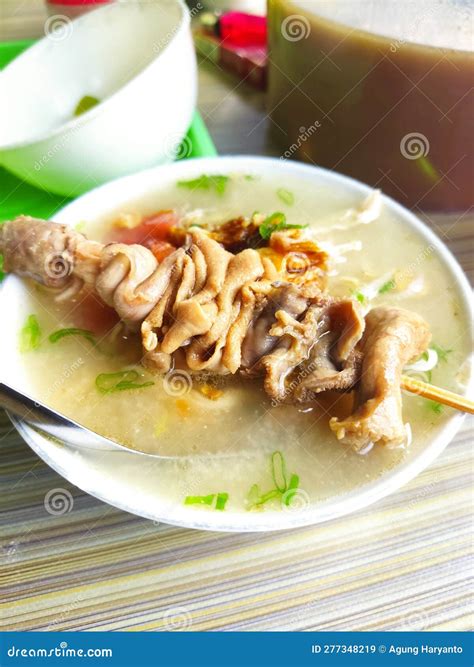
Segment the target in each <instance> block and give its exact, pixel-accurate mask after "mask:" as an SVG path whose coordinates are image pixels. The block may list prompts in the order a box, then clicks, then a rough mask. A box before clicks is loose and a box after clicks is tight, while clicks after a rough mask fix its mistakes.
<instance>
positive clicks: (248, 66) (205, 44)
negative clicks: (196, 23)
mask: <svg viewBox="0 0 474 667" xmlns="http://www.w3.org/2000/svg"><path fill="white" fill-rule="evenodd" d="M194 44H195V46H196V50H197V51H198V52H199V53H201V54H202V55H203V56H204V57H205V58H207V59H208V60H210V61H211V62H214V63H215V64H216V65H219V66H220V67H222V68H223V69H226V70H227V71H229V72H231V73H232V74H235V75H237V76H238V77H239V78H240V79H242V80H243V81H245V83H248V84H249V85H251V86H253V87H254V88H258V89H260V90H265V88H266V83H267V47H266V46H237V45H235V44H232V43H231V42H230V41H229V42H223V41H221V40H220V39H219V38H218V37H216V36H214V35H210V34H209V33H208V32H207V31H206V30H202V29H198V30H196V31H195V32H194Z"/></svg>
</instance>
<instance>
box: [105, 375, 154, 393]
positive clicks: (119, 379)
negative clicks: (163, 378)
mask: <svg viewBox="0 0 474 667" xmlns="http://www.w3.org/2000/svg"><path fill="white" fill-rule="evenodd" d="M139 377H140V375H139V374H138V373H137V371H133V370H131V371H118V372H117V373H100V375H98V376H97V377H96V379H95V386H96V387H97V389H98V390H99V391H100V393H101V394H111V393H113V392H115V391H127V390H128V389H143V388H144V387H151V385H153V384H155V383H154V382H151V381H148V382H136V380H138V378H139Z"/></svg>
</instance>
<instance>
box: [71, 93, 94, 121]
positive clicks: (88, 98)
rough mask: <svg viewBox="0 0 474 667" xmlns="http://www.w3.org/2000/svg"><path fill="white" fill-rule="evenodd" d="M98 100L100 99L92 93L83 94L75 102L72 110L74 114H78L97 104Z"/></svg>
mask: <svg viewBox="0 0 474 667" xmlns="http://www.w3.org/2000/svg"><path fill="white" fill-rule="evenodd" d="M99 101H100V100H99V99H97V97H93V96H92V95H84V97H83V98H82V99H80V100H79V102H78V103H77V107H76V108H75V110H74V116H80V115H81V114H83V113H85V112H86V111H89V109H92V108H93V107H95V106H97V104H99Z"/></svg>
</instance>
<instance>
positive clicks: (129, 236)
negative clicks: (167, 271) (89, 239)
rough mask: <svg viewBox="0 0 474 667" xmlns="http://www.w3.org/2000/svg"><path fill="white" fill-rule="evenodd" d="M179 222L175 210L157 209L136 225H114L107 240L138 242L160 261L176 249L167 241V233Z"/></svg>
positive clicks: (128, 242)
mask: <svg viewBox="0 0 474 667" xmlns="http://www.w3.org/2000/svg"><path fill="white" fill-rule="evenodd" d="M178 222H179V220H178V216H177V215H176V213H175V211H172V210H169V211H158V213H154V214H153V215H149V216H148V217H146V218H144V219H143V220H142V222H140V224H139V225H137V226H136V227H131V228H128V227H114V228H113V229H112V230H111V232H110V234H109V235H108V238H107V241H108V242H111V241H113V242H114V243H127V244H129V245H130V244H132V243H138V244H139V245H143V246H145V248H149V249H150V250H151V251H152V253H153V254H154V255H155V257H156V259H157V260H158V261H159V262H161V261H162V260H163V259H164V258H165V257H166V256H167V255H169V254H170V253H172V252H173V250H176V248H175V247H174V246H173V245H172V244H171V243H169V242H168V240H167V239H168V235H169V233H170V230H171V228H172V227H174V226H175V225H177V224H178Z"/></svg>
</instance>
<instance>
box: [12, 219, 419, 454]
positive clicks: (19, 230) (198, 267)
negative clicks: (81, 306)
mask: <svg viewBox="0 0 474 667" xmlns="http://www.w3.org/2000/svg"><path fill="white" fill-rule="evenodd" d="M187 232H188V233H187V234H186V235H185V236H184V237H183V238H184V245H183V246H182V247H179V248H176V250H174V251H173V252H172V253H171V254H169V255H168V256H167V257H165V258H164V259H163V260H162V261H161V262H158V261H157V259H156V258H155V256H154V255H153V253H152V252H151V251H150V250H149V249H147V248H145V247H144V246H141V245H127V244H122V243H110V244H108V245H104V244H102V243H97V242H94V241H88V240H87V239H86V238H85V237H84V236H83V235H82V234H79V233H77V232H75V231H72V230H71V229H69V228H67V227H65V226H64V225H57V224H55V223H53V222H46V221H42V220H36V219H33V218H26V217H20V218H17V219H16V220H13V221H10V222H6V223H4V225H3V226H1V227H0V252H2V253H3V255H4V266H5V269H6V270H7V271H10V272H13V273H17V274H18V275H21V276H27V277H30V278H33V279H34V280H36V281H38V282H40V283H43V284H44V285H46V286H48V287H51V288H55V289H56V290H57V298H61V299H64V298H69V297H70V296H71V295H72V294H73V293H75V292H77V291H78V290H80V289H81V288H82V287H83V286H86V287H87V288H89V289H93V290H95V292H96V293H97V294H98V295H99V296H100V298H101V299H102V300H103V301H104V302H105V303H106V304H108V305H110V306H112V307H113V308H114V309H115V310H116V312H117V313H118V315H119V316H120V318H121V319H122V320H123V321H124V322H125V323H126V324H127V325H128V326H129V327H130V328H132V329H135V330H138V329H139V330H140V331H141V336H142V344H143V349H144V357H143V363H144V364H145V365H146V366H147V367H150V368H153V369H155V370H157V371H160V372H167V371H168V370H169V369H170V368H171V367H172V365H173V364H174V363H175V362H176V361H178V362H179V363H181V364H182V363H184V364H185V367H186V368H187V370H189V371H190V372H198V373H199V372H201V371H207V372H211V373H215V374H227V373H236V372H240V373H242V374H244V375H264V386H265V390H266V391H267V393H268V394H269V396H270V397H271V398H272V399H273V400H274V401H275V402H280V401H285V402H288V401H290V402H305V401H311V400H313V399H314V398H315V396H316V395H317V394H318V393H320V392H322V391H327V390H339V391H341V390H344V391H347V390H350V389H352V388H354V387H357V393H356V409H355V411H354V413H353V414H352V415H351V416H349V417H347V418H346V419H343V420H338V419H336V418H333V419H331V421H330V427H331V429H332V430H333V431H334V432H335V434H336V436H337V438H338V439H339V440H341V441H342V442H345V443H348V444H351V445H352V446H354V447H355V448H356V449H363V448H365V447H366V446H367V445H368V444H369V443H381V444H388V445H394V444H395V445H396V444H399V443H401V442H402V441H403V440H404V439H405V428H404V425H403V420H402V415H401V395H400V376H401V371H402V368H403V366H404V365H405V364H406V363H407V362H408V361H409V360H410V359H412V358H413V357H415V356H417V355H419V354H421V353H422V352H423V351H424V350H425V349H426V347H427V345H428V342H429V339H430V334H429V331H428V326H427V324H426V323H425V322H424V320H423V319H422V318H421V317H419V316H418V315H416V314H414V313H410V312H408V311H404V310H401V309H396V308H384V307H379V308H375V309H373V310H372V311H370V312H369V314H368V315H367V317H366V319H365V320H364V318H363V315H362V311H361V305H360V304H359V303H358V302H357V301H356V300H354V299H350V298H345V299H338V298H334V297H331V296H329V295H328V294H327V293H324V292H322V291H321V284H322V279H323V278H324V276H322V272H323V268H322V264H321V261H320V260H321V257H318V255H317V252H316V249H317V246H316V244H314V243H312V242H310V247H308V241H307V240H305V239H300V238H299V237H298V233H297V232H295V230H291V232H290V233H289V234H288V237H287V238H285V236H284V232H282V231H278V232H275V233H274V234H273V235H272V238H271V239H270V248H269V250H272V247H273V249H274V248H275V247H285V248H286V247H288V248H290V252H292V249H294V248H296V249H297V250H298V252H302V253H305V252H306V251H308V254H307V255H305V256H306V257H308V271H309V272H310V274H309V275H310V276H313V277H312V278H311V279H310V280H308V278H307V276H306V278H305V279H303V280H298V281H296V282H291V281H289V280H288V267H287V261H286V258H285V261H281V262H280V263H279V265H278V263H277V264H275V263H274V262H272V260H271V258H270V256H269V255H266V254H265V253H262V252H259V251H257V250H255V249H253V248H246V249H244V250H241V251H240V252H238V253H236V254H233V253H231V252H229V251H228V250H226V249H225V248H224V247H223V246H222V245H221V244H220V243H218V242H217V241H216V240H215V239H213V238H212V235H211V234H210V233H209V232H206V231H205V230H203V229H200V228H197V227H191V228H190V229H189V230H187ZM273 237H275V238H274V239H273ZM272 241H273V244H272ZM272 251H273V250H272ZM311 258H312V259H311ZM51 267H53V269H52V268H51ZM54 267H56V270H54ZM57 267H60V268H61V270H58V268H57Z"/></svg>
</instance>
